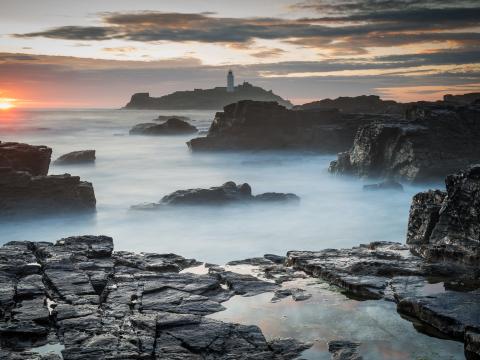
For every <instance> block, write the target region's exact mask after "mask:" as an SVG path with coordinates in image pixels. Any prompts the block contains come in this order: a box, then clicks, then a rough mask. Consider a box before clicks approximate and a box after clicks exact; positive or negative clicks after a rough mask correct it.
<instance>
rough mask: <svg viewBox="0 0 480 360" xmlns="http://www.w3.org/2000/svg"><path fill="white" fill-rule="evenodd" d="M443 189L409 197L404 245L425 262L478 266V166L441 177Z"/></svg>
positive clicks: (479, 176)
mask: <svg viewBox="0 0 480 360" xmlns="http://www.w3.org/2000/svg"><path fill="white" fill-rule="evenodd" d="M445 184H446V191H445V192H444V191H439V190H435V191H433V190H430V191H428V192H422V193H419V194H417V195H415V196H414V197H413V201H412V205H411V208H410V216H409V221H408V234H407V244H408V245H409V246H410V248H411V250H412V251H413V252H414V253H416V254H418V255H420V256H422V257H423V258H425V259H427V260H429V261H437V260H441V261H449V262H459V263H462V264H465V265H468V266H474V267H476V268H480V165H475V166H472V167H470V168H468V169H467V170H463V171H460V172H458V173H455V174H453V175H449V176H447V178H446V179H445Z"/></svg>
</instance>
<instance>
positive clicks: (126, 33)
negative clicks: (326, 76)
mask: <svg viewBox="0 0 480 360" xmlns="http://www.w3.org/2000/svg"><path fill="white" fill-rule="evenodd" d="M418 3H419V4H420V5H421V6H419V5H418ZM434 3H435V4H436V5H434ZM427 5H429V6H432V8H429V7H425V6H427ZM438 5H441V6H443V7H439V6H438ZM447 5H448V4H447V2H446V1H440V2H438V3H437V2H434V1H425V0H424V1H420V2H413V1H410V0H407V1H387V0H385V1H382V0H368V1H366V2H363V1H362V2H360V1H354V0H352V1H350V2H340V3H336V2H324V1H318V2H311V3H309V4H303V5H302V4H298V5H297V6H299V7H302V6H303V7H308V6H310V7H314V8H315V9H316V10H318V11H320V10H321V9H323V8H324V7H327V8H328V9H330V11H334V12H335V16H322V17H310V18H298V19H282V18H266V17H263V18H262V17H254V18H228V17H219V16H217V15H216V14H213V13H163V12H135V13H106V14H103V15H102V18H101V21H102V23H103V25H102V26H84V27H82V26H63V27H56V28H52V29H47V30H44V31H38V32H31V33H25V34H16V35H15V36H17V37H23V38H27V37H47V38H52V39H63V40H82V41H85V40H97V41H101V40H112V39H123V40H129V41H137V42H158V41H171V42H199V43H219V44H225V45H228V46H230V47H231V48H237V49H242V48H247V47H249V46H250V44H252V43H253V42H254V41H255V40H257V39H263V40H280V41H284V42H286V43H290V44H295V45H297V46H306V47H315V48H319V49H323V50H325V49H326V50H330V51H331V53H332V54H333V55H335V54H336V55H342V56H345V55H353V54H356V55H362V54H366V53H368V51H369V50H368V48H371V47H391V46H398V45H411V44H421V43H426V42H430V43H440V42H442V43H446V42H449V41H453V42H454V44H455V46H456V47H462V46H480V44H479V32H478V28H476V29H474V28H475V27H476V26H478V19H479V18H480V6H476V7H475V6H467V5H472V3H471V2H469V1H463V2H458V3H456V5H455V7H452V6H447ZM462 5H463V7H462ZM477 5H478V4H477ZM422 6H423V7H422ZM342 11H343V12H342ZM472 29H474V30H472ZM272 55H275V54H272Z"/></svg>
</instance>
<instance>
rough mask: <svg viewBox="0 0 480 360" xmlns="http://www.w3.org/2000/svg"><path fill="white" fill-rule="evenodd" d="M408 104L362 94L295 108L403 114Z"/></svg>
mask: <svg viewBox="0 0 480 360" xmlns="http://www.w3.org/2000/svg"><path fill="white" fill-rule="evenodd" d="M405 107H406V104H400V103H397V102H396V101H393V100H382V99H380V97H379V96H376V95H361V96H354V97H348V96H345V97H339V98H336V99H333V100H332V99H323V100H320V101H314V102H311V103H307V104H303V105H298V106H295V107H294V109H295V110H327V109H338V110H340V111H341V112H344V113H367V114H400V115H401V114H403V113H404V112H405Z"/></svg>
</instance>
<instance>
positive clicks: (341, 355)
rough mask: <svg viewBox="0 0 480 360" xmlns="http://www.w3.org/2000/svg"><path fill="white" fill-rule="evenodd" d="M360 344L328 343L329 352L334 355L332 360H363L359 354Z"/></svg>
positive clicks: (346, 342) (349, 342) (336, 341)
mask: <svg viewBox="0 0 480 360" xmlns="http://www.w3.org/2000/svg"><path fill="white" fill-rule="evenodd" d="M359 346H360V343H356V342H351V341H343V340H334V341H329V342H328V351H329V352H330V353H331V354H332V360H362V359H363V357H362V356H360V355H359V353H358V347H359Z"/></svg>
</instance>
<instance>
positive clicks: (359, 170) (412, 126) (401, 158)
mask: <svg viewBox="0 0 480 360" xmlns="http://www.w3.org/2000/svg"><path fill="white" fill-rule="evenodd" d="M479 118H480V106H479V105H478V104H472V105H466V106H457V105H452V104H450V103H418V104H416V105H414V106H412V107H411V108H410V109H409V110H408V111H407V115H406V120H403V121H398V122H391V121H387V122H385V121H377V122H372V123H369V124H367V125H364V126H362V127H360V128H359V130H358V132H357V133H356V135H355V140H354V143H353V147H352V149H351V150H350V151H348V152H343V153H341V154H339V155H338V159H337V160H336V161H333V162H332V163H331V164H330V169H329V170H330V172H332V173H334V174H352V175H356V176H360V177H374V178H375V177H376V178H392V179H397V180H405V181H413V182H423V181H430V180H438V179H441V178H443V177H445V176H446V175H447V174H449V173H452V172H455V171H458V170H460V169H462V168H465V167H467V166H469V165H470V164H471V163H475V162H476V161H477V160H478V158H479V156H480V146H479V140H478V139H479V138H480V122H479V121H478V119H479Z"/></svg>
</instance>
